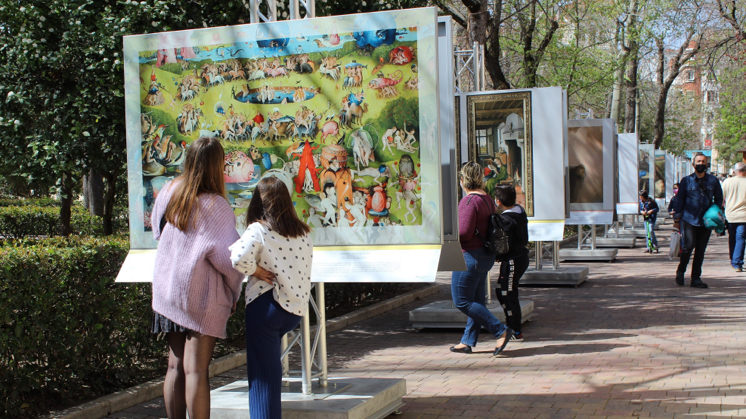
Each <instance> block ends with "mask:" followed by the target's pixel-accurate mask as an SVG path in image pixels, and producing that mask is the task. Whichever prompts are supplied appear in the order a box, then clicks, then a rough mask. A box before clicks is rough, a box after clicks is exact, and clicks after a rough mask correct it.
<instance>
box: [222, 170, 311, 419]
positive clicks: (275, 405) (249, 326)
mask: <svg viewBox="0 0 746 419" xmlns="http://www.w3.org/2000/svg"><path fill="white" fill-rule="evenodd" d="M246 224H247V225H248V228H247V229H246V231H245V232H244V233H243V235H242V236H241V238H240V239H239V240H238V241H237V242H235V243H233V245H231V247H230V251H231V262H232V263H233V266H234V268H235V269H236V270H238V271H239V272H242V273H243V274H245V275H248V276H249V278H248V283H247V286H246V291H245V294H246V369H247V373H248V380H249V411H250V416H251V417H252V418H270V417H272V418H274V417H278V418H279V417H280V413H281V405H280V399H281V393H280V391H281V387H280V386H281V381H282V365H281V363H280V355H281V352H280V339H281V338H282V336H283V335H284V334H285V333H287V332H289V331H290V330H292V329H294V328H296V327H297V326H298V323H300V320H301V316H303V314H305V312H306V310H307V309H308V300H309V294H310V291H311V260H312V257H313V244H312V242H311V237H310V236H309V232H310V229H309V227H308V226H307V225H306V224H305V223H303V221H301V220H300V219H299V218H298V215H297V214H296V213H295V209H294V208H293V203H292V201H291V200H290V192H289V191H288V189H287V187H286V186H285V184H284V183H283V182H282V181H280V180H279V179H277V178H275V177H267V178H264V179H262V180H261V181H259V183H258V184H257V186H256V190H255V191H254V196H253V197H252V199H251V202H250V203H249V209H248V211H247V216H246Z"/></svg>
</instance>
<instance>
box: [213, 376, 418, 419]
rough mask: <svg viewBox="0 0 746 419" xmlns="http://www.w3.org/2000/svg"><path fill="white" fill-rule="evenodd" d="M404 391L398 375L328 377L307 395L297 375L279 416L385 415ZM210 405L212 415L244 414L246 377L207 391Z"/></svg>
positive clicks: (345, 418)
mask: <svg viewBox="0 0 746 419" xmlns="http://www.w3.org/2000/svg"><path fill="white" fill-rule="evenodd" d="M314 382H316V380H314ZM405 394H407V385H406V380H404V379H401V378H330V379H329V385H328V386H327V387H325V388H324V387H320V386H318V385H317V384H314V385H313V394H311V395H307V396H306V395H303V393H302V391H301V381H300V379H292V381H291V382H290V386H289V387H284V388H283V393H282V417H283V418H285V419H293V418H312V419H366V418H373V419H379V418H385V417H386V416H388V415H390V414H392V413H394V412H396V411H397V410H398V409H399V408H400V407H401V406H403V405H404V403H403V402H402V397H404V395H405ZM210 406H211V409H210V417H212V418H213V419H239V418H240V419H245V418H248V417H249V385H248V381H246V380H242V381H236V382H234V383H231V384H228V385H225V386H223V387H220V388H217V389H215V390H213V391H211V392H210Z"/></svg>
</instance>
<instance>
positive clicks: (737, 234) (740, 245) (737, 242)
mask: <svg viewBox="0 0 746 419" xmlns="http://www.w3.org/2000/svg"><path fill="white" fill-rule="evenodd" d="M745 248H746V223H728V250H730V264H731V266H733V267H734V268H743V253H744V249H745Z"/></svg>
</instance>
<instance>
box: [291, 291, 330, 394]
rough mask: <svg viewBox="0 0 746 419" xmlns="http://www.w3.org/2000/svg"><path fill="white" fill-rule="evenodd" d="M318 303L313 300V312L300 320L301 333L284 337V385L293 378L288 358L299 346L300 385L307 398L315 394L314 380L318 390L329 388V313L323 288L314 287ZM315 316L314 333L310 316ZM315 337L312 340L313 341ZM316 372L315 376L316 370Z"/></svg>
mask: <svg viewBox="0 0 746 419" xmlns="http://www.w3.org/2000/svg"><path fill="white" fill-rule="evenodd" d="M314 287H315V288H316V299H315V301H314V299H313V298H311V300H310V306H311V310H309V311H308V312H307V313H306V315H305V316H303V319H301V323H300V330H294V331H292V332H290V333H288V334H287V335H285V336H284V337H283V342H282V344H283V346H282V365H283V378H284V380H283V384H285V385H288V384H287V383H289V381H290V380H291V379H292V378H293V377H292V373H291V371H290V368H289V361H288V355H289V354H290V350H291V349H292V348H293V346H295V345H296V344H297V345H299V347H300V350H301V371H300V372H301V383H302V392H303V394H304V395H309V394H311V393H312V391H311V389H312V388H313V383H312V381H313V379H314V378H317V379H318V380H319V386H321V387H326V386H327V383H328V370H327V362H326V310H325V305H326V304H325V301H324V284H323V283H317V284H314ZM311 313H313V314H314V315H315V317H316V320H317V325H316V327H315V328H313V329H315V330H312V328H311V322H310V315H311ZM312 334H313V337H312ZM314 366H315V367H316V371H315V372H314V368H313V367H314Z"/></svg>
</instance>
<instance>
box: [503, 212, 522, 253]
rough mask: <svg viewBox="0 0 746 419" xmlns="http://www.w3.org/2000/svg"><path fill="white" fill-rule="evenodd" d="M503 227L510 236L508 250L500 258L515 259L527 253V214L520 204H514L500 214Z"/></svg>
mask: <svg viewBox="0 0 746 419" xmlns="http://www.w3.org/2000/svg"><path fill="white" fill-rule="evenodd" d="M500 219H501V220H502V222H503V229H504V230H505V232H506V233H507V234H508V237H510V252H509V253H508V255H507V256H506V257H504V258H501V259H502V260H507V259H515V258H517V257H519V256H523V255H526V254H528V248H527V247H526V245H528V216H527V215H526V211H524V210H523V207H521V206H520V205H515V206H513V207H512V208H510V209H507V210H505V211H503V212H502V214H500Z"/></svg>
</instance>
